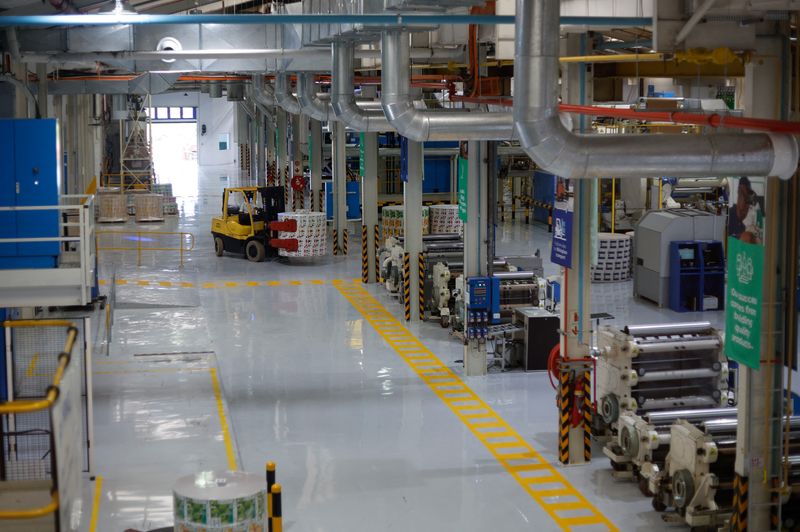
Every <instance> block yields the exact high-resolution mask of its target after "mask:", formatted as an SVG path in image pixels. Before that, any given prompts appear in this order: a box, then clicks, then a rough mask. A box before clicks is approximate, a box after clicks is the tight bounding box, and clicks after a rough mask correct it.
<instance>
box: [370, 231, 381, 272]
mask: <svg viewBox="0 0 800 532" xmlns="http://www.w3.org/2000/svg"><path fill="white" fill-rule="evenodd" d="M373 233H374V236H375V240H374V242H373V243H372V245H373V249H374V250H375V281H377V282H379V283H382V282H383V279H381V254H380V248H381V227H380V225H378V224H375V227H373Z"/></svg>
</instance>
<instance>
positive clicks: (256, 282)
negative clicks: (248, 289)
mask: <svg viewBox="0 0 800 532" xmlns="http://www.w3.org/2000/svg"><path fill="white" fill-rule="evenodd" d="M260 284H261V283H259V282H258V281H247V286H258V285H260Z"/></svg>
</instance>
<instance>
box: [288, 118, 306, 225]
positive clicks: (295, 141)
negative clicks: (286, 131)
mask: <svg viewBox="0 0 800 532" xmlns="http://www.w3.org/2000/svg"><path fill="white" fill-rule="evenodd" d="M305 131H306V130H305V128H303V127H302V116H301V115H292V144H291V146H292V152H291V153H290V154H289V155H290V157H291V160H292V162H291V166H290V167H289V182H290V183H291V179H292V178H293V177H294V176H296V175H303V154H302V152H301V151H300V142H301V141H302V140H303V139H302V137H303V136H304V135H305ZM301 194H302V192H295V191H294V190H293V189H292V188H291V187H289V196H290V197H291V198H292V210H294V208H295V205H294V201H295V200H294V198H296V197H300V196H301ZM298 201H299V200H298ZM299 208H300V209H302V208H303V206H302V205H299Z"/></svg>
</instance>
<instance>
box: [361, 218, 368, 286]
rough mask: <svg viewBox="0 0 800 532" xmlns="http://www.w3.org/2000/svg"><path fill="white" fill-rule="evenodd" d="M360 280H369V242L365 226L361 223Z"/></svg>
mask: <svg viewBox="0 0 800 532" xmlns="http://www.w3.org/2000/svg"><path fill="white" fill-rule="evenodd" d="M361 282H362V283H364V284H367V283H368V282H369V242H367V226H366V225H363V224H362V225H361Z"/></svg>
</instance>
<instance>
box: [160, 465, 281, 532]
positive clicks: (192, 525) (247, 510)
mask: <svg viewBox="0 0 800 532" xmlns="http://www.w3.org/2000/svg"><path fill="white" fill-rule="evenodd" d="M172 495H173V503H174V504H173V512H174V518H175V532H264V531H265V530H266V515H267V509H266V501H267V499H266V495H267V487H266V484H265V483H264V479H263V478H262V477H260V476H258V475H254V474H251V473H244V472H241V471H204V472H202V473H197V474H195V475H188V476H185V477H181V478H179V479H178V481H177V482H176V483H175V487H174V488H173V490H172Z"/></svg>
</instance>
